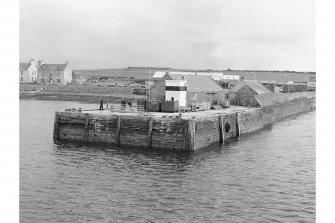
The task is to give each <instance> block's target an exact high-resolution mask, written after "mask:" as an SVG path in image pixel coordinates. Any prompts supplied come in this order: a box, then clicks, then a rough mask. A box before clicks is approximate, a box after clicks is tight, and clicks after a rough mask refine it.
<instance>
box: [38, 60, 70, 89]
mask: <svg viewBox="0 0 335 223" xmlns="http://www.w3.org/2000/svg"><path fill="white" fill-rule="evenodd" d="M38 65H39V67H38V71H37V79H38V83H41V84H64V85H65V84H70V83H71V81H72V69H71V68H70V66H69V62H65V63H64V64H44V63H43V61H39V64H38Z"/></svg>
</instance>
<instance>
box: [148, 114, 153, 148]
mask: <svg viewBox="0 0 335 223" xmlns="http://www.w3.org/2000/svg"><path fill="white" fill-rule="evenodd" d="M152 125H153V119H152V117H150V118H149V131H148V148H149V149H151V147H152Z"/></svg>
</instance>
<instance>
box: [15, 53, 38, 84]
mask: <svg viewBox="0 0 335 223" xmlns="http://www.w3.org/2000/svg"><path fill="white" fill-rule="evenodd" d="M19 75H20V80H19V81H20V83H35V82H36V81H37V66H36V65H35V61H34V59H31V60H30V61H29V63H20V64H19Z"/></svg>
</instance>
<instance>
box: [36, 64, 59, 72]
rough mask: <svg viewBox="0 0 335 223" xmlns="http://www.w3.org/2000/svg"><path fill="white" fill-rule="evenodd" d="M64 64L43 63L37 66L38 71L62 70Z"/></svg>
mask: <svg viewBox="0 0 335 223" xmlns="http://www.w3.org/2000/svg"><path fill="white" fill-rule="evenodd" d="M65 68H66V64H43V65H42V66H40V67H39V68H38V70H39V71H63V70H65Z"/></svg>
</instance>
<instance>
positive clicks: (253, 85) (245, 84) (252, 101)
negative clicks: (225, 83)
mask: <svg viewBox="0 0 335 223" xmlns="http://www.w3.org/2000/svg"><path fill="white" fill-rule="evenodd" d="M271 93H272V92H271V91H270V90H269V89H268V88H266V87H265V86H264V85H262V84H261V83H260V82H258V81H256V80H246V81H242V82H239V83H238V84H237V85H235V86H234V87H232V88H231V89H230V91H229V98H230V103H231V104H233V105H242V106H252V107H257V106H260V105H259V102H258V101H257V100H256V98H255V96H256V95H261V94H271Z"/></svg>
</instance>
